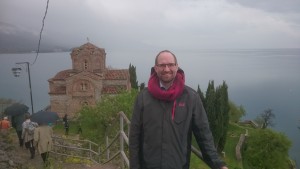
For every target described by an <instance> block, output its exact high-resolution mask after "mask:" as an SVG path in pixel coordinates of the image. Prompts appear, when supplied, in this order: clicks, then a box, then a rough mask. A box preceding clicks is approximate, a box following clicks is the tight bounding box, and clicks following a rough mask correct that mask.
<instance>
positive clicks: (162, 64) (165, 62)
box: [154, 52, 178, 86]
mask: <svg viewBox="0 0 300 169" xmlns="http://www.w3.org/2000/svg"><path fill="white" fill-rule="evenodd" d="M154 69H155V72H156V73H157V76H158V78H159V79H160V81H161V82H162V83H163V84H164V85H165V86H168V85H170V84H171V83H172V82H173V80H174V79H175V76H176V73H177V70H178V65H177V63H176V61H175V58H174V56H173V55H172V54H171V53H169V52H163V53H161V54H160V55H159V56H158V58H157V63H156V65H155V66H154Z"/></svg>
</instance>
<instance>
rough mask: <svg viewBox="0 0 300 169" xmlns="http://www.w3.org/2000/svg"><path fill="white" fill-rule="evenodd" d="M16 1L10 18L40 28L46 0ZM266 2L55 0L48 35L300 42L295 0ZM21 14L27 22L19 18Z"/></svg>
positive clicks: (177, 44) (143, 44)
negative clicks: (23, 2) (22, 3)
mask: <svg viewBox="0 0 300 169" xmlns="http://www.w3.org/2000/svg"><path fill="white" fill-rule="evenodd" d="M10 1H11V2H10ZM10 1H9V2H8V1H5V3H6V4H7V5H8V8H10V9H12V8H15V6H16V9H18V11H19V14H18V13H17V14H14V13H12V11H14V10H5V15H4V17H5V20H6V21H11V22H10V23H11V24H19V25H24V27H25V28H30V29H33V30H35V31H38V30H39V29H40V27H41V19H42V15H43V13H42V11H44V10H45V2H43V3H42V2H40V1H39V2H38V0H28V3H27V4H26V5H25V6H24V5H21V4H20V3H16V0H10ZM264 2H265V3H262V2H260V1H256V0H254V1H253V2H252V1H243V2H242V1H237V0H152V1H147V0H126V1H123V0H110V1H104V0H86V1H80V0H64V1H59V0H50V3H49V9H48V15H47V18H46V23H45V30H44V34H45V35H47V37H52V39H53V40H55V39H56V40H57V41H60V42H64V43H67V44H70V45H73V46H74V45H75V46H78V45H81V44H83V43H85V42H86V39H87V37H88V38H89V39H90V41H91V42H92V43H95V44H96V45H98V46H101V47H104V48H109V49H114V50H135V49H137V48H138V49H151V48H160V49H161V48H163V49H165V48H171V49H181V50H197V49H199V48H283V47H299V46H300V38H299V36H300V24H299V23H300V14H299V12H298V11H297V10H296V7H294V6H293V5H295V3H294V2H293V1H292V0H288V1H287V3H286V2H281V1H277V0H276V2H275V1H274V2H273V1H272V2H271V1H264ZM283 3H284V5H283ZM280 6H285V7H284V8H283V7H281V8H280ZM288 9H290V10H288ZM26 11H29V12H28V14H27V13H26ZM21 14H22V15H24V16H23V18H27V19H26V22H24V21H19V19H20V18H21V16H19V15H21ZM33 16H34V17H33ZM37 16H38V17H37ZM8 18H9V19H8ZM31 18H32V19H31ZM2 19H3V17H2V18H1V20H2ZM1 20H0V21H1ZM278 39H280V41H279V40H278Z"/></svg>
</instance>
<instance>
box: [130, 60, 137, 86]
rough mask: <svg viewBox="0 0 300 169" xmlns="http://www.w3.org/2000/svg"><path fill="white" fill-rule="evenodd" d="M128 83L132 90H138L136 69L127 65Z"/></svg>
mask: <svg viewBox="0 0 300 169" xmlns="http://www.w3.org/2000/svg"><path fill="white" fill-rule="evenodd" d="M129 75H130V83H131V87H132V88H133V89H138V81H137V77H136V67H135V66H133V65H131V63H130V64H129Z"/></svg>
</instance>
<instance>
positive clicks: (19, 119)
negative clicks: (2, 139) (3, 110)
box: [11, 114, 24, 148]
mask: <svg viewBox="0 0 300 169" xmlns="http://www.w3.org/2000/svg"><path fill="white" fill-rule="evenodd" d="M23 122H24V114H20V115H16V116H12V117H11V123H12V127H13V128H14V129H15V130H16V133H17V136H18V139H19V144H20V147H22V148H23V146H24V141H23V138H22V130H23V129H22V124H23Z"/></svg>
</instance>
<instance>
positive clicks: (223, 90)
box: [217, 81, 230, 152]
mask: <svg viewBox="0 0 300 169" xmlns="http://www.w3.org/2000/svg"><path fill="white" fill-rule="evenodd" d="M218 93H219V94H218V101H217V102H218V109H219V110H218V112H219V113H218V114H219V115H218V122H219V125H218V130H217V131H218V134H217V135H218V138H217V139H218V145H217V149H218V151H219V152H221V151H223V149H224V147H225V144H226V138H227V131H228V125H229V110H230V107H229V99H228V86H227V84H226V82H225V81H223V84H222V85H221V86H220V87H219V89H218Z"/></svg>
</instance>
